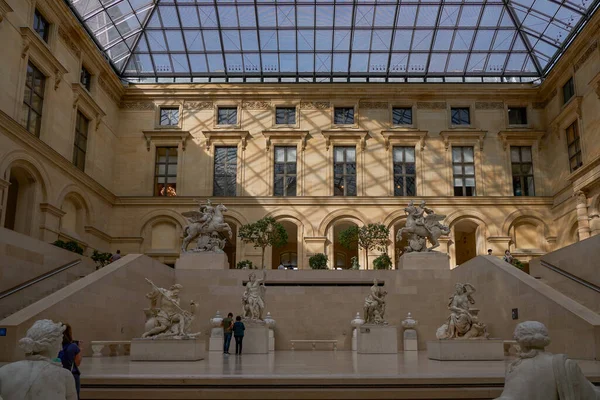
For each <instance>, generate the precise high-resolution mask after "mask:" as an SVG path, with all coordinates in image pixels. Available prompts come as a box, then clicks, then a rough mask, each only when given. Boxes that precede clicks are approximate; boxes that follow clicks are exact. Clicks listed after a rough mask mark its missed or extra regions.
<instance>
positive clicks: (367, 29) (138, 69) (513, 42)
mask: <svg viewBox="0 0 600 400" xmlns="http://www.w3.org/2000/svg"><path fill="white" fill-rule="evenodd" d="M65 1H67V3H69V4H70V5H71V7H72V8H73V10H74V11H75V13H76V14H77V16H78V17H79V18H80V19H81V20H82V21H83V22H84V24H85V26H86V28H87V29H88V31H89V32H90V34H92V35H93V36H94V37H95V39H96V42H97V44H98V45H99V46H100V47H101V49H102V50H103V51H104V52H105V53H106V55H107V57H108V58H109V60H110V61H111V63H112V65H113V67H114V68H115V69H116V71H117V73H118V74H119V75H120V76H121V77H123V78H125V79H128V80H131V81H136V82H146V81H147V82H154V81H157V80H158V81H159V82H163V81H164V82H166V81H170V82H173V81H176V82H190V81H194V82H208V81H213V82H224V81H231V82H240V81H248V82H257V81H258V82H260V81H267V82H268V81H279V80H281V81H285V82H320V81H326V82H331V81H334V82H339V81H367V80H368V81H380V82H381V81H383V82H385V81H388V82H403V81H409V82H410V81H424V80H427V81H462V80H466V81H477V80H479V81H481V80H482V79H483V81H512V82H515V81H517V82H520V81H532V80H535V79H537V78H543V77H544V76H545V75H546V74H547V73H548V71H549V70H550V68H552V66H553V65H554V63H555V62H556V60H557V59H558V58H559V57H560V55H561V54H562V53H563V52H564V50H565V48H566V46H568V44H569V43H570V42H571V41H572V39H573V37H574V36H575V35H576V34H577V33H578V32H579V31H580V30H581V28H582V27H583V25H584V24H585V23H586V22H587V20H589V18H590V17H591V15H592V14H593V13H594V12H595V11H596V9H597V8H598V4H599V2H600V0H518V1H513V0H461V1H458V0H450V1H444V0H436V1H434V0H423V1H419V0H402V1H390V0H370V1H364V0H363V1H357V0H354V1H352V0H336V1H333V0H329V1H327V0H295V1H290V0H284V1H281V0H279V1H275V0H237V1H235V0H213V1H200V0H65ZM165 78H166V79H165ZM490 78H491V79H490Z"/></svg>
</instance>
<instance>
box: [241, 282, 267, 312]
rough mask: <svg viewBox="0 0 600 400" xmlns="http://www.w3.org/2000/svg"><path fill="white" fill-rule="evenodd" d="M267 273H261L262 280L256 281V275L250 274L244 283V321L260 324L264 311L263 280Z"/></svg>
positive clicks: (264, 290)
mask: <svg viewBox="0 0 600 400" xmlns="http://www.w3.org/2000/svg"><path fill="white" fill-rule="evenodd" d="M266 279H267V271H263V278H262V279H257V278H256V274H255V273H254V272H252V273H251V274H250V276H249V278H248V283H246V290H245V291H244V294H243V295H242V315H243V318H244V320H246V321H254V322H260V321H262V320H263V318H262V314H263V311H264V309H265V293H266V291H267V289H266V288H265V280H266Z"/></svg>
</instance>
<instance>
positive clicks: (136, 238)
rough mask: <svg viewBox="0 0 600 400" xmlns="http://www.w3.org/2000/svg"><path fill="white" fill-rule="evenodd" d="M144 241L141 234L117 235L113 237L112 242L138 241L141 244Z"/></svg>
mask: <svg viewBox="0 0 600 400" xmlns="http://www.w3.org/2000/svg"><path fill="white" fill-rule="evenodd" d="M143 241H144V238H143V237H139V236H130V237H124V236H117V237H113V238H111V240H110V242H111V243H123V244H125V243H138V244H141V243H142V242H143Z"/></svg>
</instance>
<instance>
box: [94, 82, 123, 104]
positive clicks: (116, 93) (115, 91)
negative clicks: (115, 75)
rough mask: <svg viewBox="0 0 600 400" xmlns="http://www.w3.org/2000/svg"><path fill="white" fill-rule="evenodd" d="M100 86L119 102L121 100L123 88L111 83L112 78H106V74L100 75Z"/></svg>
mask: <svg viewBox="0 0 600 400" xmlns="http://www.w3.org/2000/svg"><path fill="white" fill-rule="evenodd" d="M98 86H100V88H101V89H102V90H103V91H104V92H105V93H106V94H107V95H108V96H109V97H110V98H111V99H112V100H113V101H114V102H115V103H117V104H119V103H120V102H121V95H122V94H123V88H122V87H121V88H117V87H116V86H115V85H114V84H111V83H110V80H108V79H106V77H105V76H104V75H100V76H99V77H98Z"/></svg>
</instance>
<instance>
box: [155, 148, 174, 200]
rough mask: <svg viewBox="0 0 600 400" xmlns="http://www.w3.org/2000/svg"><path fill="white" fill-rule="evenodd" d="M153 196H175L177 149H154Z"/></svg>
mask: <svg viewBox="0 0 600 400" xmlns="http://www.w3.org/2000/svg"><path fill="white" fill-rule="evenodd" d="M154 195H155V196H169V197H172V196H177V147H157V148H156V169H155V172H154Z"/></svg>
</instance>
